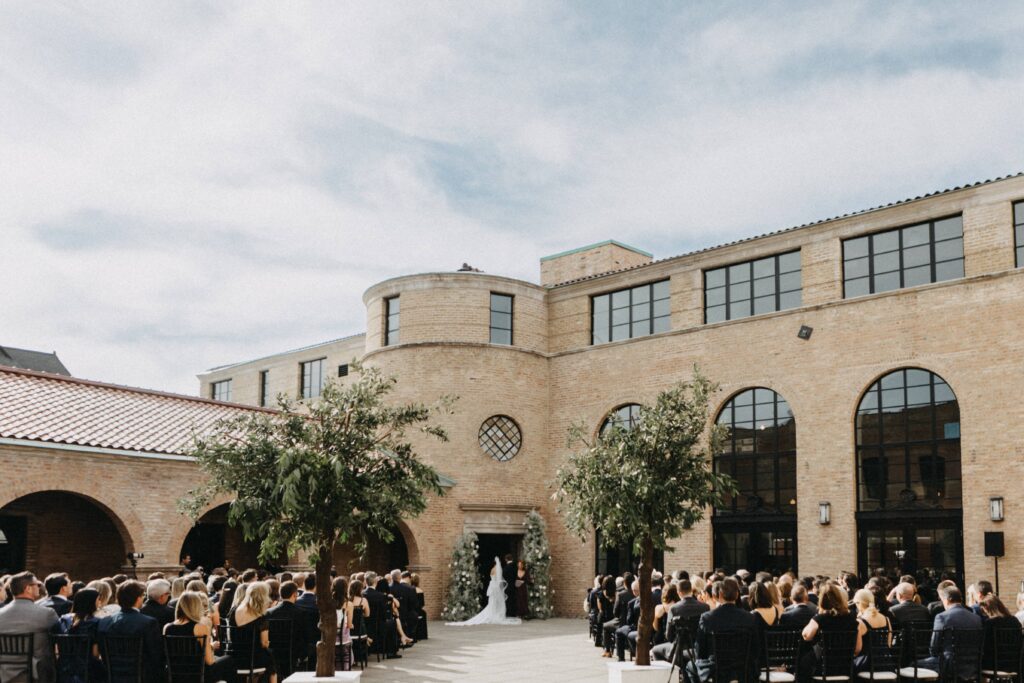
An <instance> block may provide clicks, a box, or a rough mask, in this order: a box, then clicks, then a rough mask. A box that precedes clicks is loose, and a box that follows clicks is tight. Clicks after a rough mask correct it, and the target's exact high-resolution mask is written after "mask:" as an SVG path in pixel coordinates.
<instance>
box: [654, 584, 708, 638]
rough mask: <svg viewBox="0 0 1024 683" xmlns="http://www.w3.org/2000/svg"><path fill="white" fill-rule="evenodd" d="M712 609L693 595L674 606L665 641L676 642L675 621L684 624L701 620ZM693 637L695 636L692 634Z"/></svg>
mask: <svg viewBox="0 0 1024 683" xmlns="http://www.w3.org/2000/svg"><path fill="white" fill-rule="evenodd" d="M710 609H711V608H710V607H708V606H707V605H706V604H704V603H703V602H701V601H700V600H698V599H697V598H695V597H693V596H692V595H690V596H687V597H685V598H683V599H682V600H680V601H679V602H677V603H676V604H674V605H672V607H670V608H669V610H668V613H669V614H668V628H666V629H665V640H667V641H669V642H675V639H676V631H675V625H674V623H673V622H674V621H675V620H676V618H680V619H682V620H683V621H684V622H686V621H690V620H696V619H699V618H700V616H701V615H702V614H704V613H705V612H707V611H709V610H710ZM691 635H693V634H691Z"/></svg>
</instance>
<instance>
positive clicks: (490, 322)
mask: <svg viewBox="0 0 1024 683" xmlns="http://www.w3.org/2000/svg"><path fill="white" fill-rule="evenodd" d="M495 297H502V298H505V299H508V311H507V313H508V328H504V327H497V326H495V324H494V314H495V313H501V314H505V313H506V311H498V310H495V308H494V298H495ZM515 315H516V297H515V295H513V294H505V293H504V292H491V293H490V297H489V298H488V319H487V330H488V342H489V343H491V344H500V345H501V346H512V345H513V344H514V343H515V331H514V330H515ZM495 331H499V332H508V341H507V342H505V341H494V333H495Z"/></svg>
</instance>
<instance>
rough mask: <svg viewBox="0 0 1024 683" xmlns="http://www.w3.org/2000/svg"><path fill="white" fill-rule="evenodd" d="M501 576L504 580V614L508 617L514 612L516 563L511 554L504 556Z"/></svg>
mask: <svg viewBox="0 0 1024 683" xmlns="http://www.w3.org/2000/svg"><path fill="white" fill-rule="evenodd" d="M501 578H502V579H503V580H504V581H505V614H506V615H507V616H510V617H514V616H516V615H517V612H516V565H515V561H514V560H513V559H512V555H506V556H505V565H504V566H503V567H502V568H501Z"/></svg>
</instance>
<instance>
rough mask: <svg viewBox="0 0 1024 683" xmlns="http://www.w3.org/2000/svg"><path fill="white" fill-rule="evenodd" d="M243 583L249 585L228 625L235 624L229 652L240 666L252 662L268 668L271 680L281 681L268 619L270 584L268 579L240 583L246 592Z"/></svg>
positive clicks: (240, 590) (244, 666)
mask: <svg viewBox="0 0 1024 683" xmlns="http://www.w3.org/2000/svg"><path fill="white" fill-rule="evenodd" d="M243 586H247V588H246V590H245V597H244V598H242V600H241V602H240V603H239V605H238V607H236V608H234V609H233V610H231V613H230V614H228V626H230V627H231V642H230V643H229V646H230V649H229V651H228V652H229V654H231V655H232V656H233V657H234V659H235V664H236V665H237V666H238V668H240V669H248V668H249V662H250V661H252V664H253V667H254V668H257V669H266V670H267V673H268V674H269V675H270V683H277V673H276V672H275V671H274V657H273V656H272V655H271V653H270V623H269V622H268V621H267V609H268V608H269V606H270V586H268V585H267V584H266V582H264V581H254V582H253V583H250V584H242V585H241V586H239V587H238V589H239V590H238V593H241V592H242V587H243ZM238 593H236V594H235V595H236V596H237V595H238Z"/></svg>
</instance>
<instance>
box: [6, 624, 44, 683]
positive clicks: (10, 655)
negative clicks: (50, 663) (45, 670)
mask: <svg viewBox="0 0 1024 683" xmlns="http://www.w3.org/2000/svg"><path fill="white" fill-rule="evenodd" d="M34 647H35V634H34V633H5V634H0V666H6V667H9V668H12V669H13V667H17V666H21V667H24V671H25V672H26V678H27V681H28V683H33V682H34V681H35V680H36V672H35V670H34V667H33V666H32V651H33V648H34ZM13 670H14V673H13V674H12V676H17V675H20V672H19V671H18V670H16V669H13ZM0 683H6V682H4V681H0Z"/></svg>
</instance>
